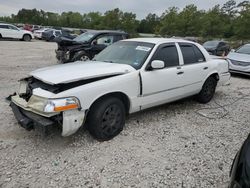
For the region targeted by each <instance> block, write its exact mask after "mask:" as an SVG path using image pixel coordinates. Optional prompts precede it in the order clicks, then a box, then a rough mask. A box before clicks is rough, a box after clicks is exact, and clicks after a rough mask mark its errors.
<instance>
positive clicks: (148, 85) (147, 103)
mask: <svg viewBox="0 0 250 188" xmlns="http://www.w3.org/2000/svg"><path fill="white" fill-rule="evenodd" d="M153 60H161V61H164V63H165V68H163V69H158V70H157V69H155V70H153V69H151V68H150V63H151V62H152V61H153ZM150 63H149V65H148V66H147V68H146V70H141V72H140V74H141V80H142V93H141V100H140V106H141V108H142V109H145V108H149V107H152V106H155V105H160V104H163V103H166V102H170V101H173V100H176V99H178V98H180V97H181V96H182V94H181V93H180V92H178V91H179V90H180V88H181V87H182V83H181V79H182V77H183V72H182V70H180V67H179V65H180V64H179V54H178V52H177V49H176V45H175V43H167V44H162V45H160V46H159V47H158V49H157V51H156V52H155V55H154V56H153V57H152V59H151V60H150Z"/></svg>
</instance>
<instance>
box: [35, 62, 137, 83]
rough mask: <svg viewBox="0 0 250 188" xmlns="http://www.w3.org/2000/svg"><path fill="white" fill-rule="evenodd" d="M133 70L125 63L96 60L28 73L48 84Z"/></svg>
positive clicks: (55, 66)
mask: <svg viewBox="0 0 250 188" xmlns="http://www.w3.org/2000/svg"><path fill="white" fill-rule="evenodd" d="M132 71H135V69H134V68H133V67H131V66H130V65H125V64H116V63H106V62H98V61H88V62H81V61H77V62H75V63H68V64H63V65H54V66H50V67H46V68H41V69H38V70H35V71H33V72H31V73H30V75H31V76H33V77H35V78H36V79H38V80H41V81H43V82H45V83H48V84H52V85H54V84H61V83H70V82H74V81H79V80H87V79H91V78H98V77H103V76H112V75H119V74H125V73H129V72H132Z"/></svg>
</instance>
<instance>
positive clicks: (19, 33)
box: [0, 23, 34, 41]
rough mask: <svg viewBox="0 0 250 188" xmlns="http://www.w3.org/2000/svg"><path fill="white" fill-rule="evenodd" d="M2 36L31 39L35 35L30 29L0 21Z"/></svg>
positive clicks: (0, 36) (0, 33)
mask: <svg viewBox="0 0 250 188" xmlns="http://www.w3.org/2000/svg"><path fill="white" fill-rule="evenodd" d="M0 38H13V39H21V40H24V41H30V40H31V39H33V38H34V36H33V34H32V33H31V32H30V31H27V30H22V29H19V28H18V27H16V26H14V25H11V24H6V23H0Z"/></svg>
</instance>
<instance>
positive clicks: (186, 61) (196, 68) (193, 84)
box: [178, 42, 210, 95]
mask: <svg viewBox="0 0 250 188" xmlns="http://www.w3.org/2000/svg"><path fill="white" fill-rule="evenodd" d="M178 44H179V48H180V51H181V54H182V58H183V64H182V65H181V70H182V72H183V75H182V78H183V79H182V80H181V82H182V85H183V86H184V87H183V92H184V93H186V94H187V95H192V94H195V93H197V92H199V91H200V89H201V87H202V84H203V81H204V79H205V78H206V75H207V74H208V72H209V69H210V67H209V64H208V63H207V61H206V59H205V57H204V55H203V54H202V52H201V51H200V49H199V48H198V47H197V46H196V45H195V44H192V43H185V42H184V43H178Z"/></svg>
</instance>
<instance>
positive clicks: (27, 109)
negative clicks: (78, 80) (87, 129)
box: [10, 77, 85, 136]
mask: <svg viewBox="0 0 250 188" xmlns="http://www.w3.org/2000/svg"><path fill="white" fill-rule="evenodd" d="M57 92H60V87H59V86H53V85H48V84H46V83H43V82H41V81H39V80H36V79H34V78H33V77H30V78H26V79H23V80H21V81H20V87H19V90H18V92H17V93H15V94H13V95H11V96H10V100H11V102H10V107H11V108H12V111H13V113H14V116H15V117H16V119H17V121H18V123H19V124H20V125H21V126H22V127H23V128H25V129H26V130H32V129H39V130H40V131H41V132H42V133H43V134H47V133H48V130H49V129H51V128H53V127H54V126H56V125H60V126H61V127H62V136H69V135H72V134H74V133H75V132H76V131H77V130H78V129H79V128H80V127H81V126H82V125H83V124H84V120H85V111H83V110H82V109H81V106H80V102H79V101H78V99H76V98H75V97H67V98H60V99H57V98H53V95H55V93H57Z"/></svg>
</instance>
